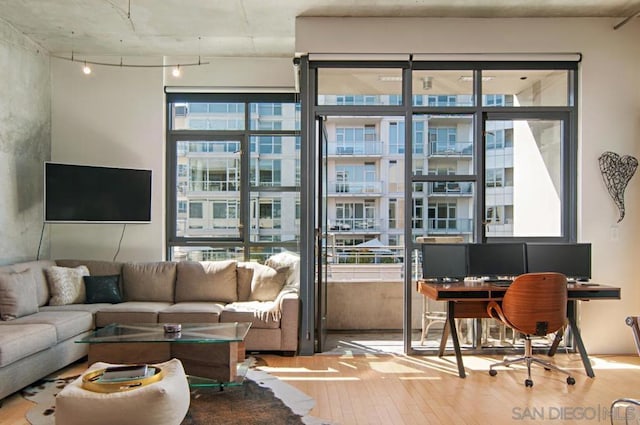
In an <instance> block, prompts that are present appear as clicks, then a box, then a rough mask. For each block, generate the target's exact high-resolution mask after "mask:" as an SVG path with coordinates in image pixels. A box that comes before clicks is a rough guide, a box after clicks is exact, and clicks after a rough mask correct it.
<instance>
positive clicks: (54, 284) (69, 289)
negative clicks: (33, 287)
mask: <svg viewBox="0 0 640 425" xmlns="http://www.w3.org/2000/svg"><path fill="white" fill-rule="evenodd" d="M45 273H46V275H47V284H48V285H49V292H50V293H51V298H50V299H49V305H67V304H82V303H84V302H85V300H86V291H85V287H84V281H83V279H82V276H89V269H88V268H87V266H78V267H75V268H68V267H59V266H53V267H49V268H47V269H45Z"/></svg>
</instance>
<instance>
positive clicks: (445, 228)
mask: <svg viewBox="0 0 640 425" xmlns="http://www.w3.org/2000/svg"><path fill="white" fill-rule="evenodd" d="M471 232H473V220H472V219H470V218H429V219H427V234H426V236H436V235H465V234H470V233H471ZM413 234H416V235H421V236H424V229H421V228H414V229H413Z"/></svg>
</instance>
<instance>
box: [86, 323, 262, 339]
mask: <svg viewBox="0 0 640 425" xmlns="http://www.w3.org/2000/svg"><path fill="white" fill-rule="evenodd" d="M180 325H181V327H182V329H181V330H180V332H166V331H165V329H164V324H163V323H134V324H119V323H112V324H110V325H107V326H105V327H104V328H101V329H98V330H96V331H95V332H93V333H92V334H91V335H88V336H86V337H84V338H82V339H79V340H77V341H76V342H79V343H90V344H95V343H118V342H171V343H192V344H193V343H198V344H202V343H208V344H213V343H224V342H240V341H243V340H244V338H245V337H246V336H247V332H249V328H250V327H251V322H232V323H181V324H180Z"/></svg>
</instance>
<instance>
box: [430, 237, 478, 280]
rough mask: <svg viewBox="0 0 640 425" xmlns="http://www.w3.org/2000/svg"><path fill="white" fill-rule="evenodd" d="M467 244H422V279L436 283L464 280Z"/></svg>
mask: <svg viewBox="0 0 640 425" xmlns="http://www.w3.org/2000/svg"><path fill="white" fill-rule="evenodd" d="M466 275H467V244H460V243H457V244H440V243H436V244H423V245H422V277H423V278H424V279H433V280H437V281H448V280H464V278H465V276H466Z"/></svg>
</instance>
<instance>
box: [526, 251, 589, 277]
mask: <svg viewBox="0 0 640 425" xmlns="http://www.w3.org/2000/svg"><path fill="white" fill-rule="evenodd" d="M527 271H528V272H530V273H541V272H557V273H562V274H564V275H565V276H567V278H568V279H575V280H588V279H591V244H590V243H527Z"/></svg>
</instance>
